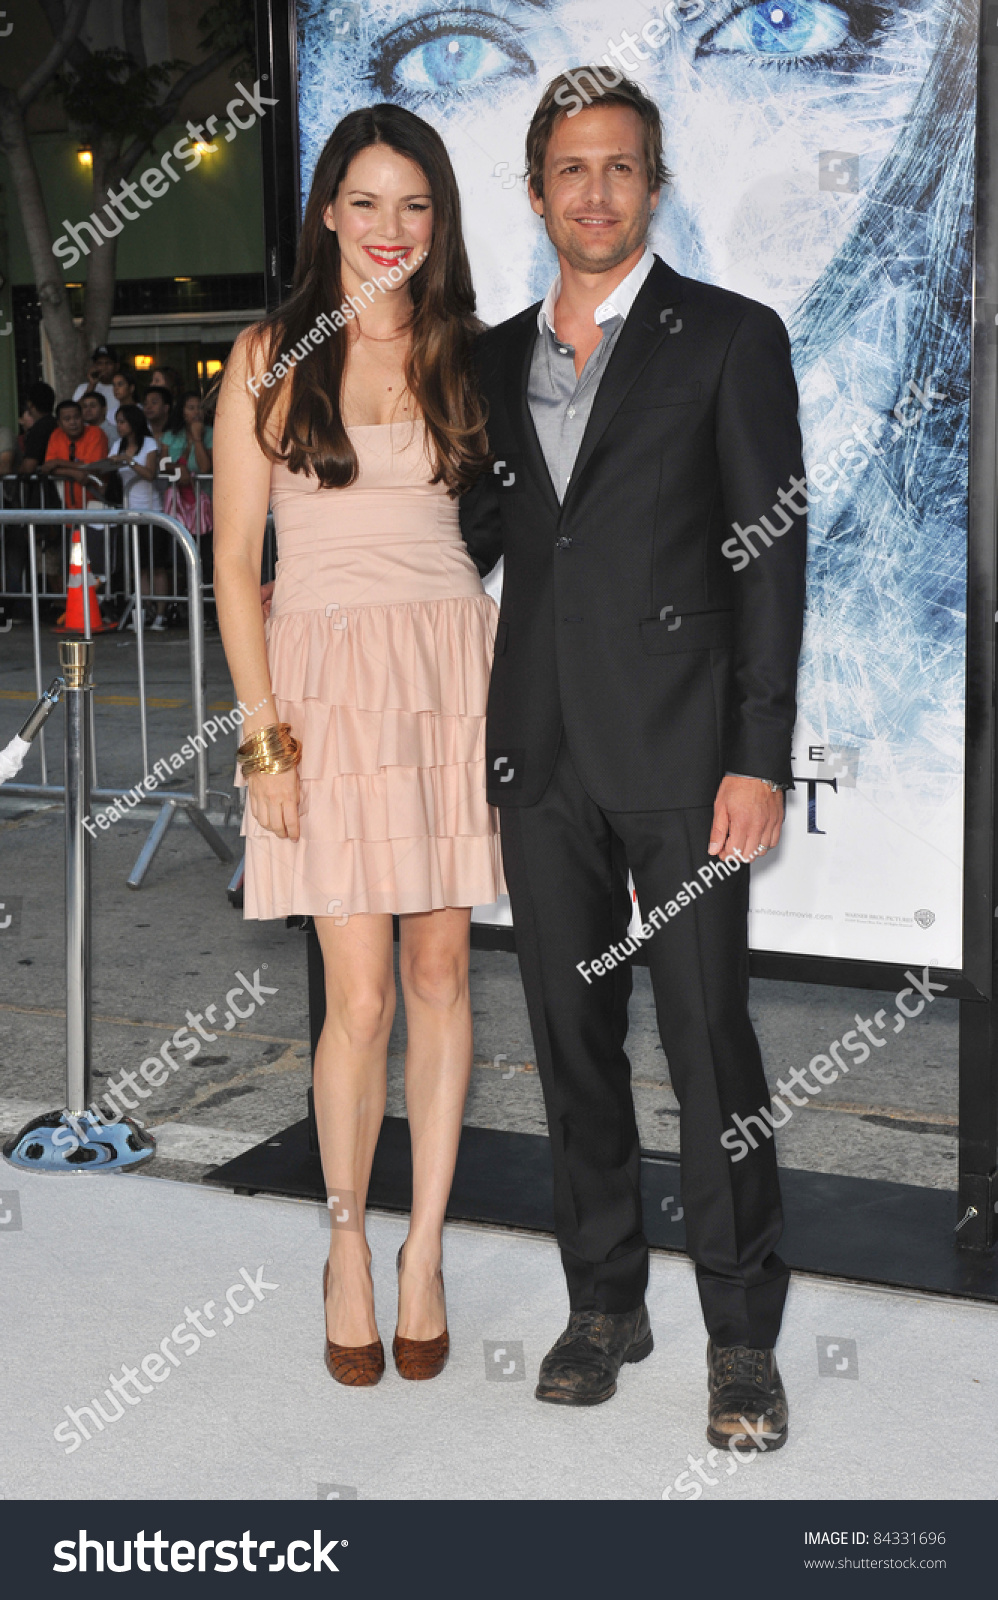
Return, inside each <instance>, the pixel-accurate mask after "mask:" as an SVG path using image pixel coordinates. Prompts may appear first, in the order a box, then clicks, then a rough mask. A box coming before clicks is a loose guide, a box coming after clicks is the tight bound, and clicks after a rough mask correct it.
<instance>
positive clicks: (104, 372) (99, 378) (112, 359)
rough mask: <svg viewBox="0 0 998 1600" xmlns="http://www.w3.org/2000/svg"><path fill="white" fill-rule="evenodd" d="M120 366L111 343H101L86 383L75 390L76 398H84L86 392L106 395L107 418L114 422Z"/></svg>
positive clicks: (74, 396) (95, 353)
mask: <svg viewBox="0 0 998 1600" xmlns="http://www.w3.org/2000/svg"><path fill="white" fill-rule="evenodd" d="M117 366H118V354H117V351H116V350H112V349H111V346H110V345H107V344H99V345H98V346H97V349H96V350H95V351H94V354H93V365H92V366H91V368H90V375H89V377H88V379H87V382H86V383H80V384H77V386H76V388H75V389H74V391H73V399H74V400H82V399H83V396H84V395H85V394H93V393H95V392H96V393H98V394H102V395H103V396H104V403H105V405H106V406H107V420H108V421H109V422H113V421H114V418H115V414H116V412H117V410H118V400H117V396H116V395H115V391H114V374H115V372H116V370H117Z"/></svg>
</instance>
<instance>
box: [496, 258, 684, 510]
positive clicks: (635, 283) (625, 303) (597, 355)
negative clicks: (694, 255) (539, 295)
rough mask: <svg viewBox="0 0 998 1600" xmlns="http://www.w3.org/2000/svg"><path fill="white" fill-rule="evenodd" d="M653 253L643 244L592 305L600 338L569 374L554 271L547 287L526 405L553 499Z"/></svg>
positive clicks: (569, 350) (570, 350)
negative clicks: (558, 324) (556, 318)
mask: <svg viewBox="0 0 998 1600" xmlns="http://www.w3.org/2000/svg"><path fill="white" fill-rule="evenodd" d="M654 260H655V257H654V255H653V254H652V252H651V250H650V249H649V248H648V247H647V245H646V246H645V251H644V254H643V255H642V257H641V259H640V261H639V262H638V263H637V266H635V267H633V268H632V269H631V271H630V272H629V273H628V274H627V277H626V278H623V279H622V280H621V282H620V283H618V284H617V287H616V288H615V289H614V290H612V292H611V293H610V294H609V295H607V298H606V299H605V300H604V301H603V303H602V305H599V306H597V308H596V310H595V312H594V313H593V319H594V321H595V322H596V323H597V324H598V326H599V327H600V328H601V330H602V334H603V337H602V339H601V340H600V342H599V344H598V345H597V346H596V348H595V350H594V351H593V353H592V355H591V356H590V357H589V360H588V361H587V362H586V364H585V366H584V367H583V369H582V372H581V374H580V375H579V377H578V378H576V376H575V348H574V346H573V345H570V344H565V343H563V341H562V340H561V339H559V338H558V335H557V334H556V333H555V331H554V308H555V306H556V305H557V302H558V295H559V293H560V290H561V278H560V276H559V277H558V278H556V279H555V281H554V283H553V284H552V285H551V287H550V289H549V290H548V293H547V297H546V299H545V300H544V303H543V305H542V306H541V308H540V311H539V312H538V316H537V339H536V342H535V344H534V353H533V357H532V358H531V362H530V376H529V378H528V380H527V404H528V405H529V407H530V415H531V417H532V418H533V422H534V427H535V428H536V430H537V437H538V439H539V441H540V446H541V450H542V451H543V453H544V460H545V461H546V462H547V469H548V472H549V473H550V474H551V482H552V484H553V485H554V490H555V493H556V495H557V496H558V499H559V501H562V500H564V498H565V491H566V489H567V488H568V484H569V479H570V478H571V476H572V469H573V467H574V466H575V460H576V457H577V456H578V453H579V446H580V445H581V444H582V435H583V434H584V433H585V431H586V424H587V422H588V421H589V414H590V412H591V411H592V409H593V401H594V400H595V398H596V391H597V389H598V388H599V386H600V382H601V380H602V378H603V374H604V372H605V371H606V368H607V363H608V362H609V360H610V357H611V356H612V354H613V351H614V346H615V345H616V343H617V340H618V339H619V337H620V330H621V328H622V327H623V326H624V319H625V318H626V317H627V315H628V313H629V312H630V309H631V307H632V306H633V304H634V301H635V300H636V298H637V294H638V290H639V289H640V288H641V285H642V284H643V283H644V281H645V279H646V278H647V276H648V274H649V272H650V271H651V269H652V265H653V263H654Z"/></svg>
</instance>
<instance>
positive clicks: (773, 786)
mask: <svg viewBox="0 0 998 1600" xmlns="http://www.w3.org/2000/svg"><path fill="white" fill-rule="evenodd" d="M725 777H726V778H754V777H755V773H754V772H726V773H725ZM757 781H758V782H759V783H764V784H765V785H766V788H767V789H770V790H772V792H773V794H782V793H783V792H784V790H785V789H792V788H793V784H791V783H774V782H773V780H772V778H759V779H758V780H757Z"/></svg>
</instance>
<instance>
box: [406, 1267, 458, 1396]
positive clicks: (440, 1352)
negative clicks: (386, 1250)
mask: <svg viewBox="0 0 998 1600" xmlns="http://www.w3.org/2000/svg"><path fill="white" fill-rule="evenodd" d="M404 1249H405V1245H404V1244H403V1245H401V1246H400V1247H399V1253H398V1258H397V1260H396V1262H395V1270H396V1272H399V1273H401V1271H402V1251H403V1250H404ZM449 1354H450V1336H449V1334H448V1332H447V1329H446V1328H444V1331H443V1333H438V1334H437V1335H436V1337H435V1338H433V1339H403V1338H402V1336H401V1335H400V1333H399V1331H398V1329H397V1328H396V1330H395V1337H394V1338H393V1340H392V1355H393V1357H394V1359H395V1369H396V1371H397V1372H398V1375H399V1377H400V1378H413V1379H422V1378H436V1377H439V1375H440V1373H441V1372H443V1370H444V1367H445V1366H446V1364H447V1357H448V1355H449Z"/></svg>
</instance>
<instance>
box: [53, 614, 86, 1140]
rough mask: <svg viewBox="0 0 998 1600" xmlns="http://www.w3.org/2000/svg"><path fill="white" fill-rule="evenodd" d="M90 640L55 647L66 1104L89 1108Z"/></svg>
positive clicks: (78, 1111) (73, 1110)
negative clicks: (61, 755) (62, 764)
mask: <svg viewBox="0 0 998 1600" xmlns="http://www.w3.org/2000/svg"><path fill="white" fill-rule="evenodd" d="M93 662H94V645H93V640H92V639H67V640H64V641H63V642H62V643H61V644H60V646H59V664H60V666H61V667H62V675H63V679H64V681H65V685H66V687H65V690H64V691H63V698H64V699H65V702H66V1106H67V1109H68V1111H69V1112H70V1114H71V1115H72V1116H76V1117H80V1116H82V1115H83V1113H84V1112H85V1111H86V1109H87V1106H88V1105H89V1104H90V923H91V914H90V894H91V886H90V834H89V832H88V831H87V829H86V828H85V827H84V818H87V819H88V820H89V817H90V700H91V697H92V695H93V687H94V684H93Z"/></svg>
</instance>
